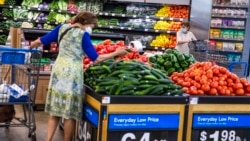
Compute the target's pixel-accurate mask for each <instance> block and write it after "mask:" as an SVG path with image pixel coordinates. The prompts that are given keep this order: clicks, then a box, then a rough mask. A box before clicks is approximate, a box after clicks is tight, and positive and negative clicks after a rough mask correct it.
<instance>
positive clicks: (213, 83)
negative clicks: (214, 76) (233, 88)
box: [210, 81, 219, 88]
mask: <svg viewBox="0 0 250 141" xmlns="http://www.w3.org/2000/svg"><path fill="white" fill-rule="evenodd" d="M210 86H211V87H212V88H217V87H218V86H219V83H218V82H217V81H213V82H212V83H211V84H210Z"/></svg>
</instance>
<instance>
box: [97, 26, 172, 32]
mask: <svg viewBox="0 0 250 141" xmlns="http://www.w3.org/2000/svg"><path fill="white" fill-rule="evenodd" d="M97 28H102V29H116V30H128V31H139V32H153V33H169V34H176V31H170V30H155V29H146V28H145V29H137V28H131V27H120V26H103V25H98V27H97Z"/></svg>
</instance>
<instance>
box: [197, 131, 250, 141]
mask: <svg viewBox="0 0 250 141" xmlns="http://www.w3.org/2000/svg"><path fill="white" fill-rule="evenodd" d="M249 133H250V132H244V131H243V130H232V129H225V130H223V129H222V130H203V131H200V133H199V139H198V140H199V141H249V140H250V137H249Z"/></svg>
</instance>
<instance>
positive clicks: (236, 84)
mask: <svg viewBox="0 0 250 141" xmlns="http://www.w3.org/2000/svg"><path fill="white" fill-rule="evenodd" d="M233 87H234V89H243V85H242V84H241V83H235V84H234V86H233Z"/></svg>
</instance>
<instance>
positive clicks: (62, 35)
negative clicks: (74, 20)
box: [58, 27, 73, 44]
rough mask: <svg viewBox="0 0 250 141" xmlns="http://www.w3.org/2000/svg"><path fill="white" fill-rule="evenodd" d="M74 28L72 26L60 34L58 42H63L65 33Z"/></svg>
mask: <svg viewBox="0 0 250 141" xmlns="http://www.w3.org/2000/svg"><path fill="white" fill-rule="evenodd" d="M72 28H73V27H70V28H68V29H66V30H65V31H63V33H62V34H61V36H60V38H59V40H58V44H60V42H61V40H62V38H63V37H64V35H65V34H66V33H67V32H68V31H69V30H71V29H72Z"/></svg>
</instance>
